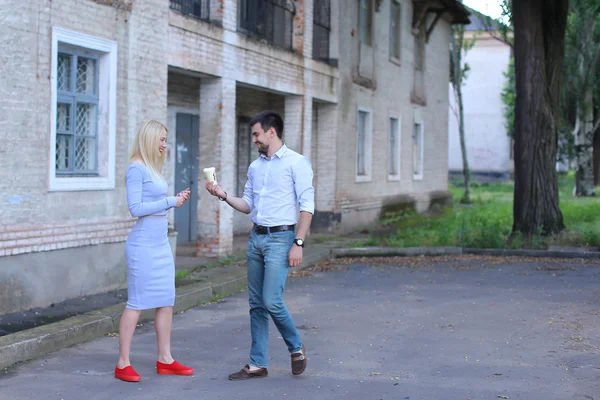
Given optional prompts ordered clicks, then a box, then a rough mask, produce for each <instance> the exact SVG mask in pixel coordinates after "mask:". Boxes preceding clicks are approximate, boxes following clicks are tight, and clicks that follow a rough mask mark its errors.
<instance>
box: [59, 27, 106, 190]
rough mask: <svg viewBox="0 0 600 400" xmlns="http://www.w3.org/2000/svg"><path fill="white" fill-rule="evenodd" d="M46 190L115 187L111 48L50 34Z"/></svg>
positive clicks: (78, 37) (85, 39) (83, 37)
mask: <svg viewBox="0 0 600 400" xmlns="http://www.w3.org/2000/svg"><path fill="white" fill-rule="evenodd" d="M51 78H52V79H51V94H52V103H51V104H52V106H51V125H50V130H51V135H50V168H49V173H50V180H49V183H50V190H102V189H113V188H114V187H115V133H116V79H117V44H116V42H113V41H110V40H104V39H100V38H96V37H93V36H89V35H84V34H80V33H76V32H72V31H67V30H64V29H60V28H53V30H52V72H51Z"/></svg>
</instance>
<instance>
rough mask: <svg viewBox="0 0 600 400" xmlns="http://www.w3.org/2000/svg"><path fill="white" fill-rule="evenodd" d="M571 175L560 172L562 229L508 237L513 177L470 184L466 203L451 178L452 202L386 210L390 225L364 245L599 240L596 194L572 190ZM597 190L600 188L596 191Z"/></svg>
mask: <svg viewBox="0 0 600 400" xmlns="http://www.w3.org/2000/svg"><path fill="white" fill-rule="evenodd" d="M573 184H574V176H573V174H572V173H570V174H568V175H560V176H559V192H560V207H561V211H562V213H563V217H564V222H565V225H566V226H567V230H566V231H565V232H563V233H561V234H559V235H555V236H551V237H542V236H537V237H530V238H522V237H518V236H516V237H515V238H514V239H513V240H512V241H511V242H510V243H509V241H508V237H509V235H510V233H511V229H512V223H513V218H512V202H513V184H512V182H503V183H489V184H480V183H477V182H475V183H474V184H473V186H472V190H471V196H472V200H473V204H472V205H471V206H462V205H459V201H460V199H461V197H462V195H463V190H464V189H463V188H462V187H460V182H456V181H455V182H452V183H451V184H450V187H449V191H450V192H451V193H452V196H453V200H454V204H455V206H454V207H450V208H447V209H445V210H444V211H443V212H442V213H441V215H436V216H422V215H417V214H416V213H415V212H414V211H409V212H404V213H398V214H393V215H386V217H385V218H384V219H382V220H381V224H383V225H384V226H387V227H393V228H395V232H394V233H392V234H388V235H386V236H385V237H373V238H371V239H370V240H368V241H367V242H366V243H364V245H371V246H375V245H384V246H393V247H415V246H460V247H472V248H541V249H543V248H547V247H548V246H550V245H557V246H593V247H596V246H600V199H599V198H598V197H591V198H575V197H573V196H572V194H571V193H572V190H573ZM599 193H600V191H599Z"/></svg>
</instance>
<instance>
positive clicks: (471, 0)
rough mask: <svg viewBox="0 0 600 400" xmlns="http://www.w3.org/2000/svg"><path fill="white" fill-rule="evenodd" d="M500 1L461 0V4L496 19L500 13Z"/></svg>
mask: <svg viewBox="0 0 600 400" xmlns="http://www.w3.org/2000/svg"><path fill="white" fill-rule="evenodd" d="M500 1H501V0H463V4H464V5H466V6H467V7H470V8H472V9H474V10H477V11H479V12H480V13H482V14H485V15H488V16H490V17H492V18H494V19H498V18H500V16H501V15H502V8H501V7H500Z"/></svg>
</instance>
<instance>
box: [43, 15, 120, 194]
mask: <svg viewBox="0 0 600 400" xmlns="http://www.w3.org/2000/svg"><path fill="white" fill-rule="evenodd" d="M59 45H67V46H68V45H71V46H77V47H81V48H84V49H89V50H92V51H95V52H98V53H100V55H99V60H98V72H99V78H98V120H99V121H105V123H100V124H99V126H98V132H97V137H98V140H101V138H102V140H104V141H106V142H107V146H108V149H107V154H106V157H105V158H102V159H100V158H98V164H100V163H106V166H107V167H106V169H104V172H103V173H101V174H100V175H99V176H90V177H81V176H60V175H58V176H57V175H56V101H57V87H56V84H57V62H58V52H59ZM50 93H51V107H50V159H49V168H48V170H49V185H48V186H49V190H50V191H78V190H111V189H114V188H115V159H116V148H115V144H116V130H117V42H115V41H112V40H106V39H102V38H98V37H95V36H90V35H86V34H83V33H79V32H74V31H70V30H66V29H62V28H56V27H53V28H52V65H51V74H50Z"/></svg>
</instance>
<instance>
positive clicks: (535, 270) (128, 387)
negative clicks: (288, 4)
mask: <svg viewBox="0 0 600 400" xmlns="http://www.w3.org/2000/svg"><path fill="white" fill-rule="evenodd" d="M389 262H391V263H392V264H381V263H380V262H378V261H377V260H370V261H369V263H368V264H366V263H364V262H362V261H360V260H356V261H355V264H352V265H349V266H344V267H343V269H341V270H337V271H335V270H333V271H331V270H327V271H323V270H317V271H313V272H312V275H310V276H301V277H296V278H293V279H291V280H290V281H289V282H288V286H287V289H286V293H285V298H286V301H287V304H288V306H289V308H290V309H291V311H292V313H293V315H294V317H295V320H296V323H297V325H298V326H299V327H300V329H301V333H302V335H303V337H304V341H305V344H306V348H307V351H308V355H309V363H308V368H307V371H306V372H305V373H304V374H303V375H301V376H300V377H293V376H292V375H291V372H290V366H289V364H290V362H289V355H288V354H287V351H286V349H285V346H284V344H283V341H282V340H281V338H280V337H279V334H278V332H277V331H276V330H275V328H274V327H273V326H272V331H271V332H272V334H271V341H270V350H269V351H270V353H269V355H270V365H269V372H270V376H269V377H268V378H266V379H257V380H251V381H246V382H230V381H228V380H227V375H228V374H229V373H231V372H234V371H236V370H238V369H239V368H241V366H242V364H243V363H245V362H247V354H248V349H249V340H250V334H249V332H248V326H249V321H248V306H247V294H246V293H241V294H239V295H237V296H233V297H230V298H227V299H225V300H224V301H222V302H218V303H214V304H208V305H205V306H202V307H198V308H195V309H192V310H190V311H188V312H185V313H184V314H180V315H177V316H176V317H175V321H174V331H173V353H174V355H175V356H176V358H177V359H179V360H180V361H182V362H184V363H187V364H190V365H193V366H194V367H195V368H196V375H195V376H193V377H174V376H158V375H156V374H155V372H154V361H155V351H156V350H155V349H156V348H155V336H154V331H153V326H152V324H151V323H150V324H145V325H144V326H142V327H141V328H138V331H137V334H136V337H135V338H134V345H133V354H132V361H133V363H134V366H135V367H136V369H137V370H138V372H140V373H141V374H142V377H143V381H142V382H141V383H139V384H132V383H125V382H120V381H117V380H115V379H114V378H113V377H112V371H113V368H114V364H115V362H116V356H117V347H118V343H117V339H116V338H114V337H104V338H102V339H99V340H96V341H93V342H90V343H87V344H84V345H80V346H77V347H75V348H70V349H65V350H62V351H60V352H58V353H54V354H52V355H50V356H49V357H47V358H44V359H39V360H36V361H32V362H30V363H27V364H23V365H19V366H17V367H16V368H13V369H11V370H8V371H6V372H5V373H4V374H3V376H2V377H0V399H2V400H4V399H7V400H8V399H11V400H12V399H22V400H34V399H35V400H37V399H43V400H54V399H56V400H61V399H64V400H80V399H84V400H95V399H120V398H134V399H153V400H155V399H177V400H187V399H194V400H198V399H227V400H231V399H256V400H259V399H289V400H304V399H313V400H316V399H360V400H363V399H373V400H379V399H400V400H403V399H404V400H416V399H423V400H436V399H440V400H441V399H443V400H449V399H461V400H466V399H498V398H508V399H531V400H538V399H544V400H567V399H575V400H585V399H587V400H590V399H594V400H600V265H598V261H596V264H583V263H582V262H578V261H577V260H562V261H560V260H557V261H553V260H522V259H492V258H483V257H473V256H466V257H465V256H462V257H454V258H444V257H439V258H419V259H410V258H404V259H391V260H390V261H389ZM587 262H588V263H591V261H587ZM301 275H308V273H307V272H302V273H301Z"/></svg>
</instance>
